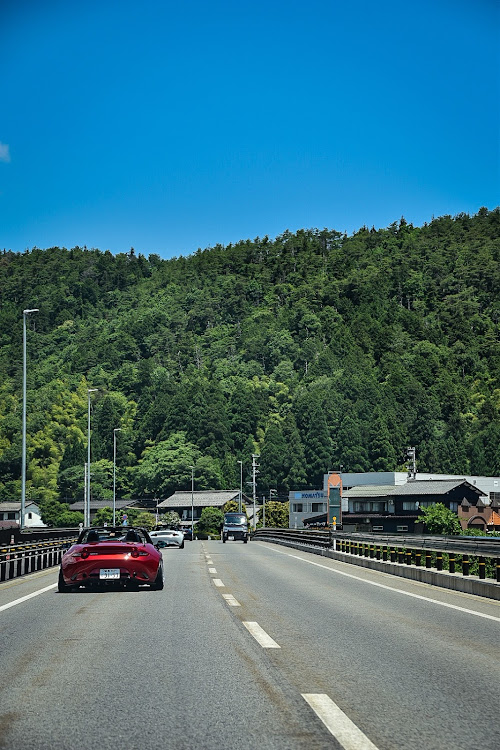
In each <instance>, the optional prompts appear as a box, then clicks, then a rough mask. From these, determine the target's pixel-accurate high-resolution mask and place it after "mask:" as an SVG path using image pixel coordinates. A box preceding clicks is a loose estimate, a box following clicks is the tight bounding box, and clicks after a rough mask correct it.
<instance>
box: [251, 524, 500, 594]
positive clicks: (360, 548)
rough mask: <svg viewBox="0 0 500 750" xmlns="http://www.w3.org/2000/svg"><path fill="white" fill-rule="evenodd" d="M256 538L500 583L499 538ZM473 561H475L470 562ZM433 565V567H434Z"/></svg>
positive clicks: (273, 534) (295, 534) (280, 532)
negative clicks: (473, 573)
mask: <svg viewBox="0 0 500 750" xmlns="http://www.w3.org/2000/svg"><path fill="white" fill-rule="evenodd" d="M253 538H256V539H268V540H271V539H276V540H277V541H279V540H282V541H290V542H295V543H299V544H304V545H307V546H314V547H322V548H330V549H331V548H333V547H335V549H336V550H337V551H338V552H343V553H345V554H346V555H353V556H361V557H370V558H372V559H377V560H382V561H383V562H388V561H390V562H397V563H400V564H401V563H402V564H406V565H415V566H417V567H420V566H421V565H422V563H424V565H425V567H426V568H432V567H435V568H436V570H438V571H442V570H443V569H447V570H448V571H449V572H450V573H455V572H456V569H457V567H459V568H461V572H462V574H463V575H464V576H468V575H470V573H471V567H473V568H474V569H475V568H476V567H477V574H478V577H479V578H480V579H485V578H486V577H487V572H488V571H487V563H486V561H487V560H488V562H489V565H488V568H489V573H490V576H489V577H490V578H493V579H496V581H497V582H500V538H499V537H493V538H490V539H486V538H483V537H467V536H456V537H451V536H416V535H412V536H401V535H382V534H360V533H353V534H348V533H346V532H342V531H333V530H328V529H325V530H324V531H323V530H320V531H315V530H310V529H304V530H302V529H276V528H273V529H257V531H256V532H255V533H254V535H253ZM471 558H473V559H472V560H471ZM433 563H434V564H433Z"/></svg>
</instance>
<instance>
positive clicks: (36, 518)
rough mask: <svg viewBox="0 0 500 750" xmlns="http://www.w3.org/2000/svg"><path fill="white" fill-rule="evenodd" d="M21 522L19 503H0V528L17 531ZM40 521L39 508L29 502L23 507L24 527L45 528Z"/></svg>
mask: <svg viewBox="0 0 500 750" xmlns="http://www.w3.org/2000/svg"><path fill="white" fill-rule="evenodd" d="M20 520H21V503H20V502H3V503H0V528H3V529H18V528H19V527H20ZM45 525H46V524H44V522H43V521H42V514H41V511H40V507H39V506H38V505H37V504H36V503H34V502H33V501H31V500H29V501H28V502H27V503H26V504H25V507H24V527H25V528H30V527H38V526H45Z"/></svg>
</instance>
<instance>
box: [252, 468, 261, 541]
mask: <svg viewBox="0 0 500 750" xmlns="http://www.w3.org/2000/svg"><path fill="white" fill-rule="evenodd" d="M257 458H260V455H259V454H258V453H252V498H253V530H254V531H255V529H256V527H257V516H256V507H255V501H256V497H257V479H256V477H257V474H259V471H258V466H259V465H260V464H258V463H257V461H256V460H255V459H257Z"/></svg>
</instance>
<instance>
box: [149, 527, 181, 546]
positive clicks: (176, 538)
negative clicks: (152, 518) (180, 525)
mask: <svg viewBox="0 0 500 750" xmlns="http://www.w3.org/2000/svg"><path fill="white" fill-rule="evenodd" d="M149 536H150V537H151V541H152V542H153V544H156V546H158V547H178V548H179V549H183V548H184V534H183V533H182V531H178V530H177V529H156V531H150V532H149Z"/></svg>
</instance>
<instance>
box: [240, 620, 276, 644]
mask: <svg viewBox="0 0 500 750" xmlns="http://www.w3.org/2000/svg"><path fill="white" fill-rule="evenodd" d="M243 625H244V626H245V627H246V629H247V630H248V632H249V633H250V634H251V635H253V637H254V638H255V640H256V641H257V643H260V645H261V646H262V648H281V646H278V644H277V643H276V641H273V639H272V638H271V636H270V635H268V634H267V633H266V631H265V630H263V629H262V628H261V627H260V625H259V624H258V623H257V622H244V623H243Z"/></svg>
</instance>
